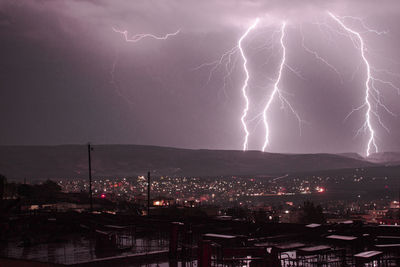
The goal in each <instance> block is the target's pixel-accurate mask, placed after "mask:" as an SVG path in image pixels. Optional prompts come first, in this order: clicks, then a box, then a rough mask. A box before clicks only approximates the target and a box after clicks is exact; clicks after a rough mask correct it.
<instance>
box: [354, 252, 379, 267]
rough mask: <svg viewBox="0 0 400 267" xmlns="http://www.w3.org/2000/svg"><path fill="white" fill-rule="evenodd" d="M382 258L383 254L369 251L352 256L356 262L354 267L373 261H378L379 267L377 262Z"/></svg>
mask: <svg viewBox="0 0 400 267" xmlns="http://www.w3.org/2000/svg"><path fill="white" fill-rule="evenodd" d="M382 256H383V252H382V251H377V250H370V251H364V252H361V253H357V254H355V255H354V258H355V260H356V267H361V266H364V264H365V263H372V262H374V261H378V266H380V265H379V262H380V260H381V258H382Z"/></svg>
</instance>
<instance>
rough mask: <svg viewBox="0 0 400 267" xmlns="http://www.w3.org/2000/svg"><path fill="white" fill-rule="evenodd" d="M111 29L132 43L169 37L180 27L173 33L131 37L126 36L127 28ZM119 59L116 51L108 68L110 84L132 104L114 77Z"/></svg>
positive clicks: (141, 34) (175, 33) (144, 34)
mask: <svg viewBox="0 0 400 267" xmlns="http://www.w3.org/2000/svg"><path fill="white" fill-rule="evenodd" d="M112 30H113V31H114V32H116V33H120V34H122V35H123V36H124V39H125V41H126V42H132V43H136V42H139V41H140V40H142V39H144V38H152V39H156V40H167V39H168V38H169V37H171V36H175V35H177V34H178V33H179V32H180V29H179V30H177V31H176V32H173V33H167V34H165V35H163V36H157V35H154V34H151V33H140V34H136V35H133V36H131V37H129V36H128V31H127V30H124V31H122V30H118V29H116V28H114V27H113V28H112ZM118 59H119V52H117V53H116V54H115V58H114V61H113V63H112V65H111V70H110V84H112V85H113V86H114V88H115V91H116V92H117V94H118V95H119V96H120V97H122V98H124V99H125V100H126V101H127V102H128V103H129V104H133V102H132V100H130V99H129V98H128V97H126V96H125V95H124V94H123V93H122V92H121V90H120V85H119V82H118V81H117V80H116V79H115V69H116V65H117V61H118Z"/></svg>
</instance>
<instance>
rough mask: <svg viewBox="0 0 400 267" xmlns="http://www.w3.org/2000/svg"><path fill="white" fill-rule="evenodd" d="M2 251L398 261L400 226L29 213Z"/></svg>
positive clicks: (207, 261)
mask: <svg viewBox="0 0 400 267" xmlns="http://www.w3.org/2000/svg"><path fill="white" fill-rule="evenodd" d="M0 256H1V258H0V266H65V265H69V266H400V227H398V226H378V225H363V224H361V223H360V222H353V221H347V222H343V223H339V224H331V225H320V224H309V225H302V224H283V223H255V222H252V221H245V220H239V219H236V220H234V219H232V218H231V217H227V216H225V217H216V218H206V217H196V216H192V217H185V218H182V217H181V218H179V217H176V218H169V217H166V216H159V217H156V216H150V217H143V216H127V215H115V214H114V215H113V214H105V213H96V214H90V213H72V212H71V213H46V214H31V215H24V216H16V217H13V218H10V220H9V222H8V223H4V225H2V227H1V248H0ZM367 263H369V264H371V265H365V264H367Z"/></svg>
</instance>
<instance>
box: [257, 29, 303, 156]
mask: <svg viewBox="0 0 400 267" xmlns="http://www.w3.org/2000/svg"><path fill="white" fill-rule="evenodd" d="M285 29H286V22H283V23H282V26H281V30H280V32H281V38H280V40H279V42H280V45H281V50H282V57H281V62H280V64H279V69H278V77H277V78H276V80H275V82H274V86H273V90H272V93H271V94H270V96H269V98H268V101H267V104H266V105H265V107H264V110H263V113H262V114H263V122H264V127H265V141H264V145H263V147H262V151H263V152H264V151H265V149H266V148H267V146H268V144H269V132H270V130H269V125H268V120H267V112H268V110H269V108H270V106H271V104H272V101H273V100H274V97H275V95H278V97H279V100H280V101H281V104H282V108H284V107H285V105H286V106H288V107H289V109H290V111H291V112H292V113H293V114H294V115H295V117H296V119H297V120H298V122H299V129H300V133H301V123H302V120H301V118H300V116H299V114H298V113H297V112H296V111H295V110H294V108H293V106H292V105H291V104H290V102H289V101H288V100H287V99H286V98H285V97H284V96H283V92H282V91H281V90H280V89H279V83H280V82H281V79H282V72H283V69H284V67H285V66H286V67H287V68H288V69H289V70H291V71H292V72H293V70H292V69H291V68H290V67H289V65H287V63H286V46H285ZM300 78H302V77H301V76H300Z"/></svg>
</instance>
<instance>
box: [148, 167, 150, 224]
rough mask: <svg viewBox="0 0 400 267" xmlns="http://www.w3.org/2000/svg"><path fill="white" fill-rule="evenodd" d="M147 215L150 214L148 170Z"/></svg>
mask: <svg viewBox="0 0 400 267" xmlns="http://www.w3.org/2000/svg"><path fill="white" fill-rule="evenodd" d="M147 216H150V172H147Z"/></svg>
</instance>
